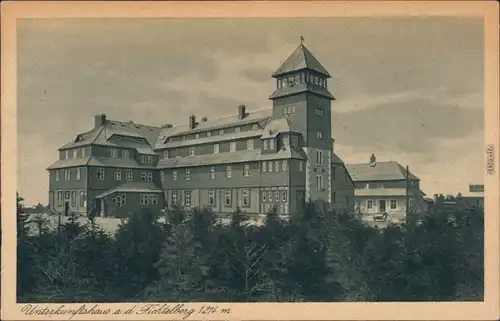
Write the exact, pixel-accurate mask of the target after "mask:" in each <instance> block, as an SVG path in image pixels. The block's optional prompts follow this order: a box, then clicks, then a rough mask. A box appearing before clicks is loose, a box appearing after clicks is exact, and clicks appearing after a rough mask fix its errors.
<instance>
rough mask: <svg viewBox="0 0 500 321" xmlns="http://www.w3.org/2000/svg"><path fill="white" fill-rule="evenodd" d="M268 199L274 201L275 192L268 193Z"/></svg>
mask: <svg viewBox="0 0 500 321" xmlns="http://www.w3.org/2000/svg"><path fill="white" fill-rule="evenodd" d="M267 199H268V201H269V202H272V201H273V192H267Z"/></svg>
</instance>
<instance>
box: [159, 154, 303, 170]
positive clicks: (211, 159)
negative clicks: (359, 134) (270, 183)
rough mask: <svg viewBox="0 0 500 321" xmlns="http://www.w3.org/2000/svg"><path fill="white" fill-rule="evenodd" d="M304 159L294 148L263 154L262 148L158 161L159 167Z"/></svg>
mask: <svg viewBox="0 0 500 321" xmlns="http://www.w3.org/2000/svg"><path fill="white" fill-rule="evenodd" d="M290 158H295V159H304V156H303V155H302V153H301V152H298V151H296V150H294V149H286V150H279V151H278V152H277V153H269V154H262V153H261V152H260V149H253V150H243V151H238V152H234V153H220V154H205V155H196V156H187V157H179V158H164V159H160V161H159V162H158V166H157V167H158V168H177V167H191V166H209V165H218V164H228V163H246V162H255V161H266V160H279V159H290Z"/></svg>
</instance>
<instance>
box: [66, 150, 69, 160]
mask: <svg viewBox="0 0 500 321" xmlns="http://www.w3.org/2000/svg"><path fill="white" fill-rule="evenodd" d="M65 159H69V150H67V151H66V158H65Z"/></svg>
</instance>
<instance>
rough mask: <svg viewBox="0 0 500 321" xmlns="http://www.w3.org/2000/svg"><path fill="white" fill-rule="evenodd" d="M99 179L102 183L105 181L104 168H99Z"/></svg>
mask: <svg viewBox="0 0 500 321" xmlns="http://www.w3.org/2000/svg"><path fill="white" fill-rule="evenodd" d="M97 179H98V180H100V181H102V180H104V168H102V167H98V168H97Z"/></svg>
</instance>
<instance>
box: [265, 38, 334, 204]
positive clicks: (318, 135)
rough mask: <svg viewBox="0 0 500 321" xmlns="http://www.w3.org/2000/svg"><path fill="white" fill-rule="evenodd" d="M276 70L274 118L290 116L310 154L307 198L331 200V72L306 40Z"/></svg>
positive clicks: (272, 96) (307, 162)
mask: <svg viewBox="0 0 500 321" xmlns="http://www.w3.org/2000/svg"><path fill="white" fill-rule="evenodd" d="M302 41H303V38H302V37H301V44H300V45H299V46H298V47H297V49H295V51H293V52H292V54H291V55H290V56H289V57H288V58H287V59H286V60H285V62H283V64H282V65H281V66H280V67H279V68H278V70H276V72H274V73H273V75H272V77H273V78H275V79H276V89H275V91H274V92H273V93H272V94H271V96H270V97H269V99H271V100H272V101H273V118H283V117H286V118H288V119H289V121H290V123H291V124H292V125H293V127H294V129H295V130H296V131H298V132H299V133H300V134H301V136H302V139H301V142H300V147H301V148H302V149H303V151H304V152H305V154H306V155H307V161H306V166H305V169H306V170H305V175H306V179H305V181H306V186H305V196H306V199H310V200H312V201H326V202H328V203H330V202H331V194H332V193H331V192H332V191H331V155H332V144H333V139H332V137H331V136H332V121H331V101H332V100H335V98H334V97H333V95H332V94H331V93H330V92H329V90H328V79H329V78H331V75H330V73H329V72H328V71H327V70H326V69H325V67H323V66H322V65H321V63H320V62H319V61H318V60H317V59H316V58H315V57H314V55H313V54H312V53H311V52H310V51H309V50H308V49H307V48H306V46H304V44H303V43H302Z"/></svg>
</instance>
